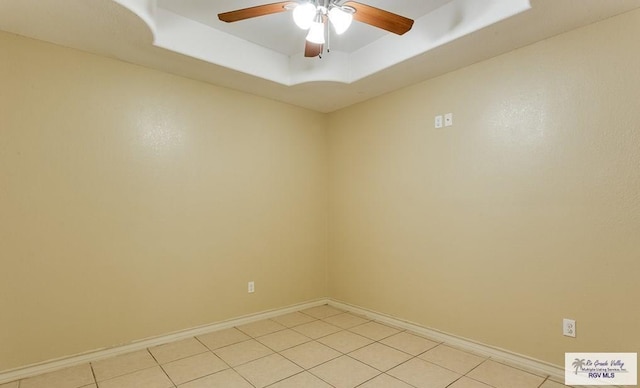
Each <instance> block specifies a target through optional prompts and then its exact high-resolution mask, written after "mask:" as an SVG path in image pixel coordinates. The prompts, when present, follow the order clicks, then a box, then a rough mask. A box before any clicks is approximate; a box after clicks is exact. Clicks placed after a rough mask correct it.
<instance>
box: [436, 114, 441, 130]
mask: <svg viewBox="0 0 640 388" xmlns="http://www.w3.org/2000/svg"><path fill="white" fill-rule="evenodd" d="M434 125H435V127H436V128H442V115H438V116H436V119H435V123H434Z"/></svg>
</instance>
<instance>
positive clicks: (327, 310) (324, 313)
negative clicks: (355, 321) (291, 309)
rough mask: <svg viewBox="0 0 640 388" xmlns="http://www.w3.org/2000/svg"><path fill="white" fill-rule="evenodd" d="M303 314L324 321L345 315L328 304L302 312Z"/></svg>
mask: <svg viewBox="0 0 640 388" xmlns="http://www.w3.org/2000/svg"><path fill="white" fill-rule="evenodd" d="M302 312H303V313H305V314H307V315H311V316H312V317H314V318H318V319H324V318H327V317H330V316H332V315H338V314H342V313H344V311H342V310H340V309H337V308H335V307H331V306H329V305H328V304H325V305H322V306H317V307H312V308H310V309H306V310H302Z"/></svg>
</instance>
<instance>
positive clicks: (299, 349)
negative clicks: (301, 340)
mask: <svg viewBox="0 0 640 388" xmlns="http://www.w3.org/2000/svg"><path fill="white" fill-rule="evenodd" d="M281 354H282V355H283V356H285V357H286V358H288V359H289V360H291V361H293V362H295V363H296V364H298V365H300V366H301V367H303V368H304V369H310V368H313V367H314V366H318V365H320V364H322V363H325V362H327V361H329V360H333V359H334V358H338V357H340V356H341V355H342V354H341V353H340V352H338V351H336V350H334V349H331V348H330V347H328V346H325V345H323V344H321V343H318V342H315V341H313V342H307V343H305V344H302V345H298V346H295V347H293V348H291V349H287V350H285V351H283V352H282V353H281Z"/></svg>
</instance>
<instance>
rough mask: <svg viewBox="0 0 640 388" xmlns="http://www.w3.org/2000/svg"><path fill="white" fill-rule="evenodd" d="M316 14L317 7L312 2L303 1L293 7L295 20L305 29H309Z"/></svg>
mask: <svg viewBox="0 0 640 388" xmlns="http://www.w3.org/2000/svg"><path fill="white" fill-rule="evenodd" d="M315 16H316V7H315V5H313V4H311V3H303V4H300V5H298V6H297V7H295V8H294V9H293V21H294V22H295V23H296V25H297V26H298V27H300V28H301V29H303V30H308V29H309V27H311V23H313V19H314V18H315Z"/></svg>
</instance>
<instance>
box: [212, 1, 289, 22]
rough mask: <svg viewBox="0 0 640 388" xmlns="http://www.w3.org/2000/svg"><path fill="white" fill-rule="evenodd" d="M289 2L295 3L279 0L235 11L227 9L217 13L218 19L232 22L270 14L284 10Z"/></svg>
mask: <svg viewBox="0 0 640 388" xmlns="http://www.w3.org/2000/svg"><path fill="white" fill-rule="evenodd" d="M289 4H297V3H295V2H293V1H281V2H279V3H272V4H264V5H258V6H256V7H249V8H243V9H237V10H235V11H229V12H224V13H220V14H218V19H220V20H222V21H223V22H227V23H232V22H237V21H239V20H245V19H251V18H255V17H258V16H265V15H271V14H273V13H279V12H285V11H287V10H288V9H287V8H285V7H286V6H287V5H289Z"/></svg>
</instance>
